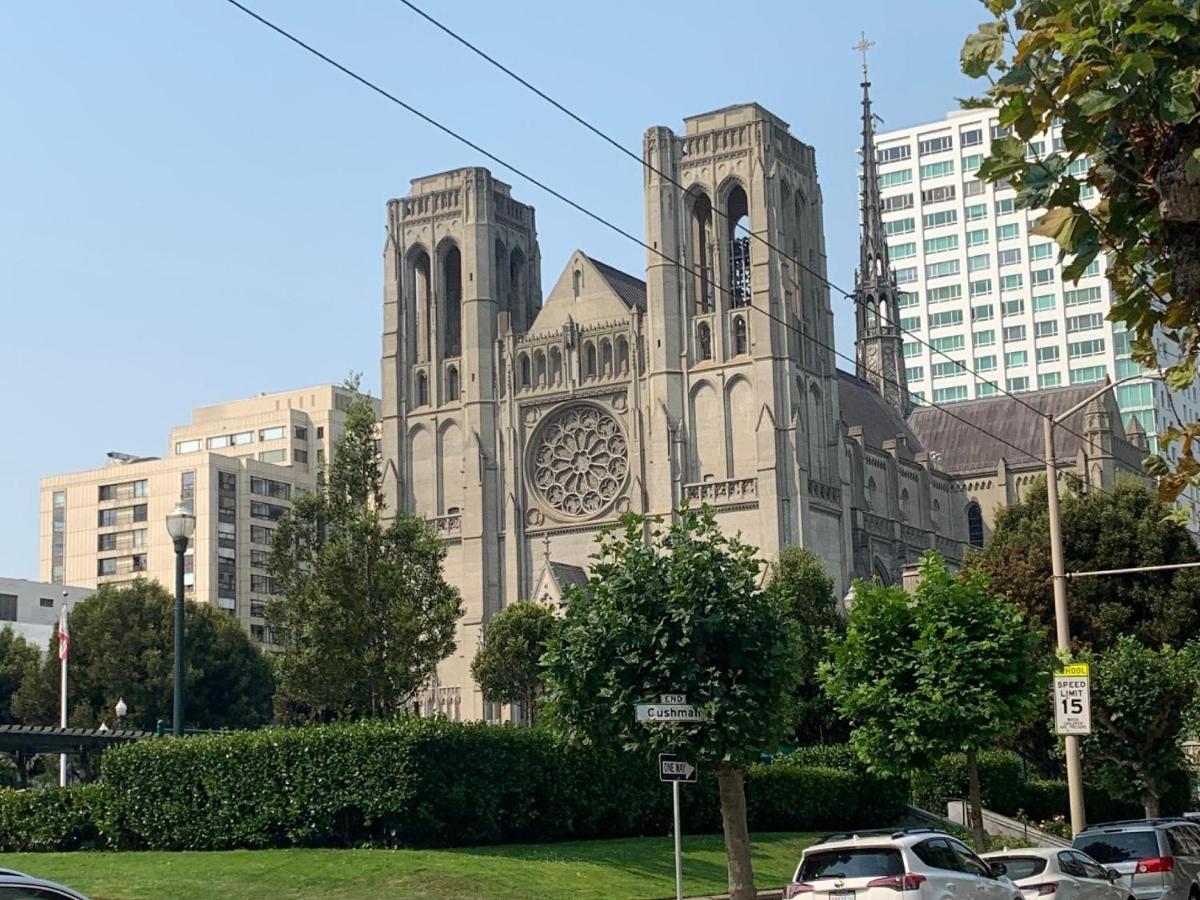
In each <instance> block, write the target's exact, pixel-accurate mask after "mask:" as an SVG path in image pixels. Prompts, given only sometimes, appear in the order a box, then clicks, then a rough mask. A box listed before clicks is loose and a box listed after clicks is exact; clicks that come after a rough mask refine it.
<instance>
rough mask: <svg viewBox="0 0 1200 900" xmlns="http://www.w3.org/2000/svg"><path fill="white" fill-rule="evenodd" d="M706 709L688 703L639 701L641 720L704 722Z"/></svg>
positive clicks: (638, 707)
mask: <svg viewBox="0 0 1200 900" xmlns="http://www.w3.org/2000/svg"><path fill="white" fill-rule="evenodd" d="M704 718H705V717H704V711H703V710H700V709H697V708H696V707H694V706H688V705H686V704H667V703H639V704H638V705H637V720H638V721H639V722H703V721H704Z"/></svg>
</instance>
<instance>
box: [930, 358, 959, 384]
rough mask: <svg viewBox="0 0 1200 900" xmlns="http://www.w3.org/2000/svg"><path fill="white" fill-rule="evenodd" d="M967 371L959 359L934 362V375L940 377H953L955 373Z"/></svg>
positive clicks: (936, 377)
mask: <svg viewBox="0 0 1200 900" xmlns="http://www.w3.org/2000/svg"><path fill="white" fill-rule="evenodd" d="M965 371H966V368H965V367H964V365H963V364H962V363H960V362H958V361H957V360H951V361H950V362H940V363H934V364H933V377H934V378H935V379H938V378H953V377H954V376H955V375H961V374H963V372H965Z"/></svg>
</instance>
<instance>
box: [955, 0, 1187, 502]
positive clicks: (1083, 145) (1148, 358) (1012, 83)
mask: <svg viewBox="0 0 1200 900" xmlns="http://www.w3.org/2000/svg"><path fill="white" fill-rule="evenodd" d="M983 3H984V5H985V6H986V7H987V9H988V11H989V12H991V13H992V15H993V19H992V20H991V21H989V22H986V23H984V24H983V25H981V26H980V28H979V30H978V31H977V32H976V33H975V34H973V35H971V36H970V37H968V38H967V40H966V43H965V44H964V46H963V51H962V67H963V71H964V72H965V73H966V74H968V75H971V76H974V77H980V76H987V77H988V78H989V80H990V81H991V88H990V89H989V90H988V92H987V99H988V102H990V103H994V104H996V105H997V106H998V107H999V109H1000V124H1001V125H1002V126H1009V127H1011V128H1012V130H1013V132H1014V133H1015V134H1014V136H1013V137H1010V138H1006V139H1004V140H1000V141H996V142H993V144H992V154H991V156H990V157H989V158H988V160H987V161H986V162H985V163H984V165H983V168H981V169H980V173H979V175H980V177H981V178H984V179H987V180H990V181H997V180H999V179H1002V178H1007V179H1010V180H1011V182H1012V184H1013V186H1014V187H1015V188H1016V189H1017V196H1018V202H1019V203H1020V204H1021V205H1023V206H1026V207H1029V208H1030V209H1036V208H1044V209H1045V210H1046V213H1045V215H1044V216H1043V217H1042V218H1041V220H1040V222H1039V223H1038V225H1037V227H1036V228H1034V229H1033V231H1034V233H1035V234H1040V235H1043V236H1045V237H1051V238H1054V239H1055V240H1056V241H1057V242H1058V244H1059V247H1060V248H1061V254H1062V256H1064V257H1066V258H1070V264H1069V265H1068V266H1067V267H1066V268H1065V269H1064V272H1063V277H1064V279H1078V278H1079V276H1080V275H1081V274H1082V272H1083V270H1084V268H1085V267H1086V266H1087V265H1088V264H1089V263H1091V262H1092V260H1093V259H1095V258H1096V256H1097V255H1098V254H1100V253H1102V252H1103V253H1106V254H1107V255H1108V257H1109V260H1110V269H1109V273H1110V274H1109V277H1110V280H1111V281H1112V283H1113V287H1114V289H1115V291H1116V293H1117V296H1118V298H1119V302H1118V303H1116V304H1114V306H1113V309H1112V313H1111V318H1112V319H1113V320H1114V321H1123V322H1126V323H1128V325H1129V326H1130V328H1131V329H1132V330H1133V331H1134V333H1135V335H1136V340H1135V343H1134V356H1135V358H1136V359H1137V360H1138V361H1139V362H1141V363H1142V364H1143V365H1145V366H1147V367H1157V366H1158V364H1159V360H1158V359H1157V354H1156V352H1155V348H1154V345H1153V338H1154V336H1155V334H1156V332H1157V331H1159V330H1160V329H1161V330H1162V332H1163V333H1165V334H1166V335H1168V336H1169V337H1171V338H1173V339H1175V340H1177V341H1178V342H1179V344H1180V347H1181V348H1182V350H1183V354H1182V358H1181V359H1180V360H1179V361H1178V362H1174V363H1173V364H1171V365H1170V366H1169V368H1168V370H1167V377H1168V380H1169V381H1170V382H1171V384H1172V385H1173V386H1175V387H1177V388H1181V387H1185V386H1187V385H1188V384H1191V383H1192V381H1193V380H1194V379H1195V377H1196V359H1197V351H1198V350H1200V63H1198V62H1197V61H1198V60H1200V11H1198V10H1197V7H1196V4H1195V2H1193V0H983ZM1055 122H1061V124H1062V131H1061V135H1062V141H1063V149H1062V151H1061V152H1060V151H1055V152H1052V153H1049V154H1045V155H1037V156H1033V157H1029V158H1027V155H1026V142H1027V141H1029V140H1030V138H1032V137H1034V136H1035V135H1036V134H1039V133H1049V132H1050V130H1051V125H1052V124H1053V123H1055ZM1076 161H1082V162H1083V163H1084V166H1083V167H1082V168H1083V169H1084V170H1085V171H1081V168H1080V167H1073V166H1072V163H1074V162H1076ZM1089 162H1090V166H1089V165H1088V163H1089ZM1088 186H1090V187H1092V188H1094V189H1095V190H1096V191H1097V192H1098V193H1099V197H1100V200H1099V204H1098V205H1092V204H1091V203H1090V202H1089V201H1088V200H1086V199H1085V194H1084V190H1083V189H1084V187H1088ZM1198 438H1200V423H1196V422H1190V423H1180V428H1178V429H1171V430H1169V431H1168V432H1167V433H1166V434H1165V435H1163V436H1162V438H1161V440H1160V443H1161V445H1162V446H1163V448H1164V449H1165V447H1166V446H1167V445H1169V444H1171V443H1174V442H1176V441H1178V442H1179V443H1180V444H1181V450H1182V455H1181V458H1180V461H1179V463H1178V465H1177V468H1176V471H1175V472H1174V473H1173V474H1172V475H1171V476H1169V477H1166V478H1164V479H1163V480H1162V482H1161V487H1162V489H1163V492H1164V496H1166V497H1168V498H1174V497H1176V496H1178V494H1179V493H1180V492H1181V491H1182V490H1183V488H1184V487H1185V486H1186V485H1187V484H1188V483H1189V481H1192V480H1194V479H1195V478H1196V477H1197V476H1198V475H1200V460H1198V459H1197V458H1196V455H1195V453H1194V450H1195V447H1194V442H1195V441H1196V440H1197V439H1198ZM1155 469H1156V473H1157V474H1166V473H1167V472H1168V463H1167V462H1166V458H1165V456H1160V457H1158V459H1157V461H1156V467H1155Z"/></svg>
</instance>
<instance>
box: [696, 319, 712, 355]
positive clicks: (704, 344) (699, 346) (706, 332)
mask: <svg viewBox="0 0 1200 900" xmlns="http://www.w3.org/2000/svg"><path fill="white" fill-rule="evenodd" d="M696 357H697V358H698V359H712V329H711V328H709V326H708V323H707V322H701V323H700V324H699V325H697V326H696Z"/></svg>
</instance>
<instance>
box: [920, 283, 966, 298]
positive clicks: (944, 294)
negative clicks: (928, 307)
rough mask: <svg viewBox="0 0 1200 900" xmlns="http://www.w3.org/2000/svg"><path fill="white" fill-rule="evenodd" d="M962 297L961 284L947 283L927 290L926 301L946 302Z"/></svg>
mask: <svg viewBox="0 0 1200 900" xmlns="http://www.w3.org/2000/svg"><path fill="white" fill-rule="evenodd" d="M961 297H962V285H961V284H947V285H943V286H942V287H935V288H930V289H929V290H927V291H926V292H925V301H926V302H927V303H945V302H947V301H948V300H958V299H960V298H961Z"/></svg>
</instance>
